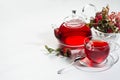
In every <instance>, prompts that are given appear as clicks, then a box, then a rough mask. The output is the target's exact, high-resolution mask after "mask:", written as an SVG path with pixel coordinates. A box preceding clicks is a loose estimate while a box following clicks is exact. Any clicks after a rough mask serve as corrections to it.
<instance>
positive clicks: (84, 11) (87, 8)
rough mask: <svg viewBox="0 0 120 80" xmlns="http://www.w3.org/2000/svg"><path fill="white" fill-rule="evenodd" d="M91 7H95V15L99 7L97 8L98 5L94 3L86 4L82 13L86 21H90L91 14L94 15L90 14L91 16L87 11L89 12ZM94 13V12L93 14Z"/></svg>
mask: <svg viewBox="0 0 120 80" xmlns="http://www.w3.org/2000/svg"><path fill="white" fill-rule="evenodd" d="M90 7H92V8H93V10H94V12H93V13H94V15H95V13H96V12H97V11H98V10H97V8H96V6H95V5H93V4H87V5H85V6H84V7H83V8H82V15H83V16H84V18H85V21H86V22H89V21H90V19H91V16H92V15H89V16H90V17H88V14H86V11H87V12H88V11H90V10H91V9H89V8H90ZM93 13H92V14H93Z"/></svg>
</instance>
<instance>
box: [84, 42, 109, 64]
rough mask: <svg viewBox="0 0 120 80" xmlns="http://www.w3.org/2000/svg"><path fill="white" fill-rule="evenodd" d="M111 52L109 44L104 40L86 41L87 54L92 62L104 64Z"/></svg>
mask: <svg viewBox="0 0 120 80" xmlns="http://www.w3.org/2000/svg"><path fill="white" fill-rule="evenodd" d="M109 51H110V47H109V44H108V43H107V42H105V41H103V40H90V41H88V40H86V43H85V53H86V56H87V58H88V59H89V60H90V61H91V62H94V63H102V62H103V61H104V60H105V59H106V58H107V56H108V55H109Z"/></svg>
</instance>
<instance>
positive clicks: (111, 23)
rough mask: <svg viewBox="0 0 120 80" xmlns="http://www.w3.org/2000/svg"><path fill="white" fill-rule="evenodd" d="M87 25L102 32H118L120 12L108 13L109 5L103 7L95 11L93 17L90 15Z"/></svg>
mask: <svg viewBox="0 0 120 80" xmlns="http://www.w3.org/2000/svg"><path fill="white" fill-rule="evenodd" d="M89 26H90V27H94V28H95V29H97V30H99V31H101V32H104V33H119V32H120V12H111V13H110V14H109V7H108V6H106V7H103V9H102V11H101V12H97V13H96V15H95V18H93V17H91V20H90V23H89Z"/></svg>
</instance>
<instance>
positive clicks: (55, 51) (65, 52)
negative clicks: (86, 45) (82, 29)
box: [45, 45, 71, 57]
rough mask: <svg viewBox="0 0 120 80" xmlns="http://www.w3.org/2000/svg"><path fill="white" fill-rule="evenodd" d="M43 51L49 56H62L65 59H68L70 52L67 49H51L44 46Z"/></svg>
mask: <svg viewBox="0 0 120 80" xmlns="http://www.w3.org/2000/svg"><path fill="white" fill-rule="evenodd" d="M45 49H46V50H47V51H48V53H49V54H55V55H56V56H59V55H62V56H65V57H70V55H71V52H70V49H69V48H56V49H53V48H51V47H48V46H47V45H45Z"/></svg>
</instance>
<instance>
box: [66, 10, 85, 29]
mask: <svg viewBox="0 0 120 80" xmlns="http://www.w3.org/2000/svg"><path fill="white" fill-rule="evenodd" d="M64 23H65V25H67V26H70V27H76V26H83V25H85V21H84V19H83V18H82V17H80V16H78V15H76V10H72V15H70V16H68V17H66V18H65V19H64Z"/></svg>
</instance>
